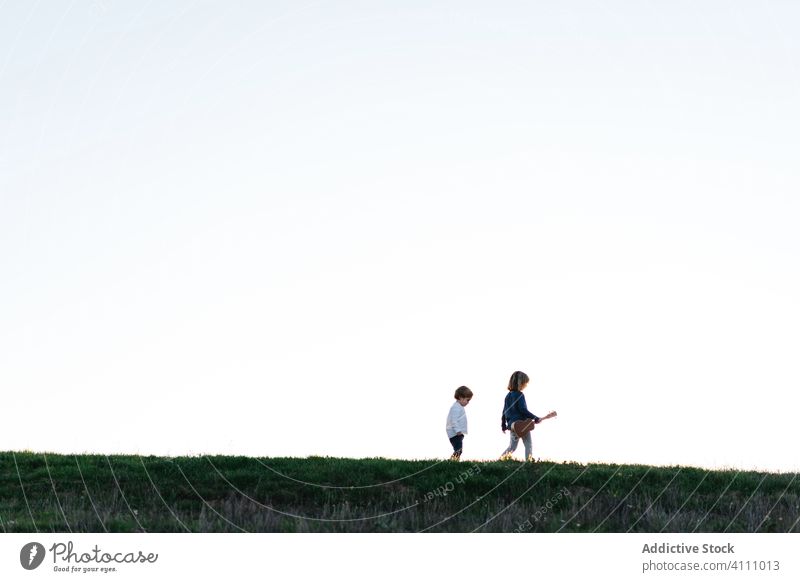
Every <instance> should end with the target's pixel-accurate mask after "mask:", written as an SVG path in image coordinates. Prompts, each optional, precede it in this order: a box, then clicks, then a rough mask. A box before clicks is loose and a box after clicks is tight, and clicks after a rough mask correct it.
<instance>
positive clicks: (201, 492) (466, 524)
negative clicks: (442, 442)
mask: <svg viewBox="0 0 800 582" xmlns="http://www.w3.org/2000/svg"><path fill="white" fill-rule="evenodd" d="M798 516H800V479H796V476H795V474H773V473H758V472H739V471H707V470H704V469H698V468H691V467H648V466H643V465H600V464H590V465H579V464H575V463H552V462H540V463H521V462H517V461H505V462H500V461H493V462H480V463H473V462H470V461H463V462H460V463H455V462H451V461H442V460H414V461H404V460H394V459H382V458H374V459H340V458H329V457H310V458H305V459H301V458H252V457H230V456H193V457H171V458H165V457H140V456H130V455H114V456H105V455H77V456H75V455H57V454H49V453H47V454H45V453H31V452H3V453H0V532H105V531H108V532H186V531H190V532H241V531H247V532H424V531H425V532H426V531H429V532H472V531H477V532H559V531H561V532H593V531H597V532H627V531H632V532H661V531H663V532H725V531H728V532H798V531H800V524H799V523H798Z"/></svg>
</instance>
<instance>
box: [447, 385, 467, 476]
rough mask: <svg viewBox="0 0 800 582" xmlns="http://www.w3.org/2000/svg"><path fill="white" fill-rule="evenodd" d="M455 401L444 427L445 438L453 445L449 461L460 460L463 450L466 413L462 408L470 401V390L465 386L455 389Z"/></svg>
mask: <svg viewBox="0 0 800 582" xmlns="http://www.w3.org/2000/svg"><path fill="white" fill-rule="evenodd" d="M455 399H456V401H455V402H454V403H453V406H451V407H450V412H449V414H448V415H447V427H446V429H447V437H448V438H449V439H450V444H451V445H453V454H452V456H451V457H450V460H451V461H458V460H459V459H461V451H462V450H463V448H464V446H463V445H464V435H465V434H467V412H466V411H465V410H464V407H465V406H466V405H467V404H469V401H470V400H472V390H470V389H469V388H467V387H466V386H460V387H459V388H456V393H455Z"/></svg>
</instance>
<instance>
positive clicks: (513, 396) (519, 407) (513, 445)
mask: <svg viewBox="0 0 800 582" xmlns="http://www.w3.org/2000/svg"><path fill="white" fill-rule="evenodd" d="M529 381H530V378H528V375H527V374H526V373H525V372H519V371H517V372H514V373H513V374H511V378H510V379H509V381H508V394H507V395H506V401H505V404H504V405H503V417H502V419H501V421H500V428H501V429H502V430H503V432H506V430H507V429H510V428H511V425H512V424H514V422H515V421H517V420H524V419H526V418H531V419H533V421H534V422H535V423H536V424H539V423H540V422H541V421H542V419H541V418H539V417H538V416H536V415H535V414H533V413H532V412H531V411H530V410H528V407H527V405H526V404H525V395H524V394H523V393H522V391H523V390H525V387H526V386H527V385H528V382H529ZM522 443H523V444H524V445H525V458H526V459H527V460H528V461H533V454H532V453H531V433H530V432H529V433H527V434H526V435H525V436H524V437H522ZM518 444H519V437H518V436H517V435H516V434H514V431H513V430H512V431H511V442H510V443H509V444H508V448H507V449H506V450H505V451H503V454H502V455H500V460H501V461H506V460H508V459H510V458H511V457H512V455H513V454H514V451H516V450H517V445H518Z"/></svg>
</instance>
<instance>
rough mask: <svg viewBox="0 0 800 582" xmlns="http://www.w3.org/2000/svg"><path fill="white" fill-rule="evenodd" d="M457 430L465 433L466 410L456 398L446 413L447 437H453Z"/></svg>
mask: <svg viewBox="0 0 800 582" xmlns="http://www.w3.org/2000/svg"><path fill="white" fill-rule="evenodd" d="M459 432H460V433H461V434H467V411H466V410H464V407H463V406H461V405H460V404H459V403H458V400H456V401H455V402H453V406H451V407H450V412H449V413H448V415H447V438H453V437H454V436H456V433H459Z"/></svg>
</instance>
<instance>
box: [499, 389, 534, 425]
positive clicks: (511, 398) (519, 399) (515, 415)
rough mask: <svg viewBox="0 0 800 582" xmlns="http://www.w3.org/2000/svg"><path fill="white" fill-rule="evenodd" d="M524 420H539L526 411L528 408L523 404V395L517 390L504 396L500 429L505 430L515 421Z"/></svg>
mask: <svg viewBox="0 0 800 582" xmlns="http://www.w3.org/2000/svg"><path fill="white" fill-rule="evenodd" d="M525 418H532V419H533V420H539V417H538V416H536V415H535V414H534V413H532V412H531V411H530V410H528V406H527V405H526V404H525V395H524V394H523V393H522V392H519V391H517V390H515V391H512V392H509V393H508V394H506V401H505V403H504V404H503V419H502V421H501V424H502V429H503V430H506V428H508V427H509V426H511V425H512V424H513V423H514V422H516V421H517V420H523V419H525Z"/></svg>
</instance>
